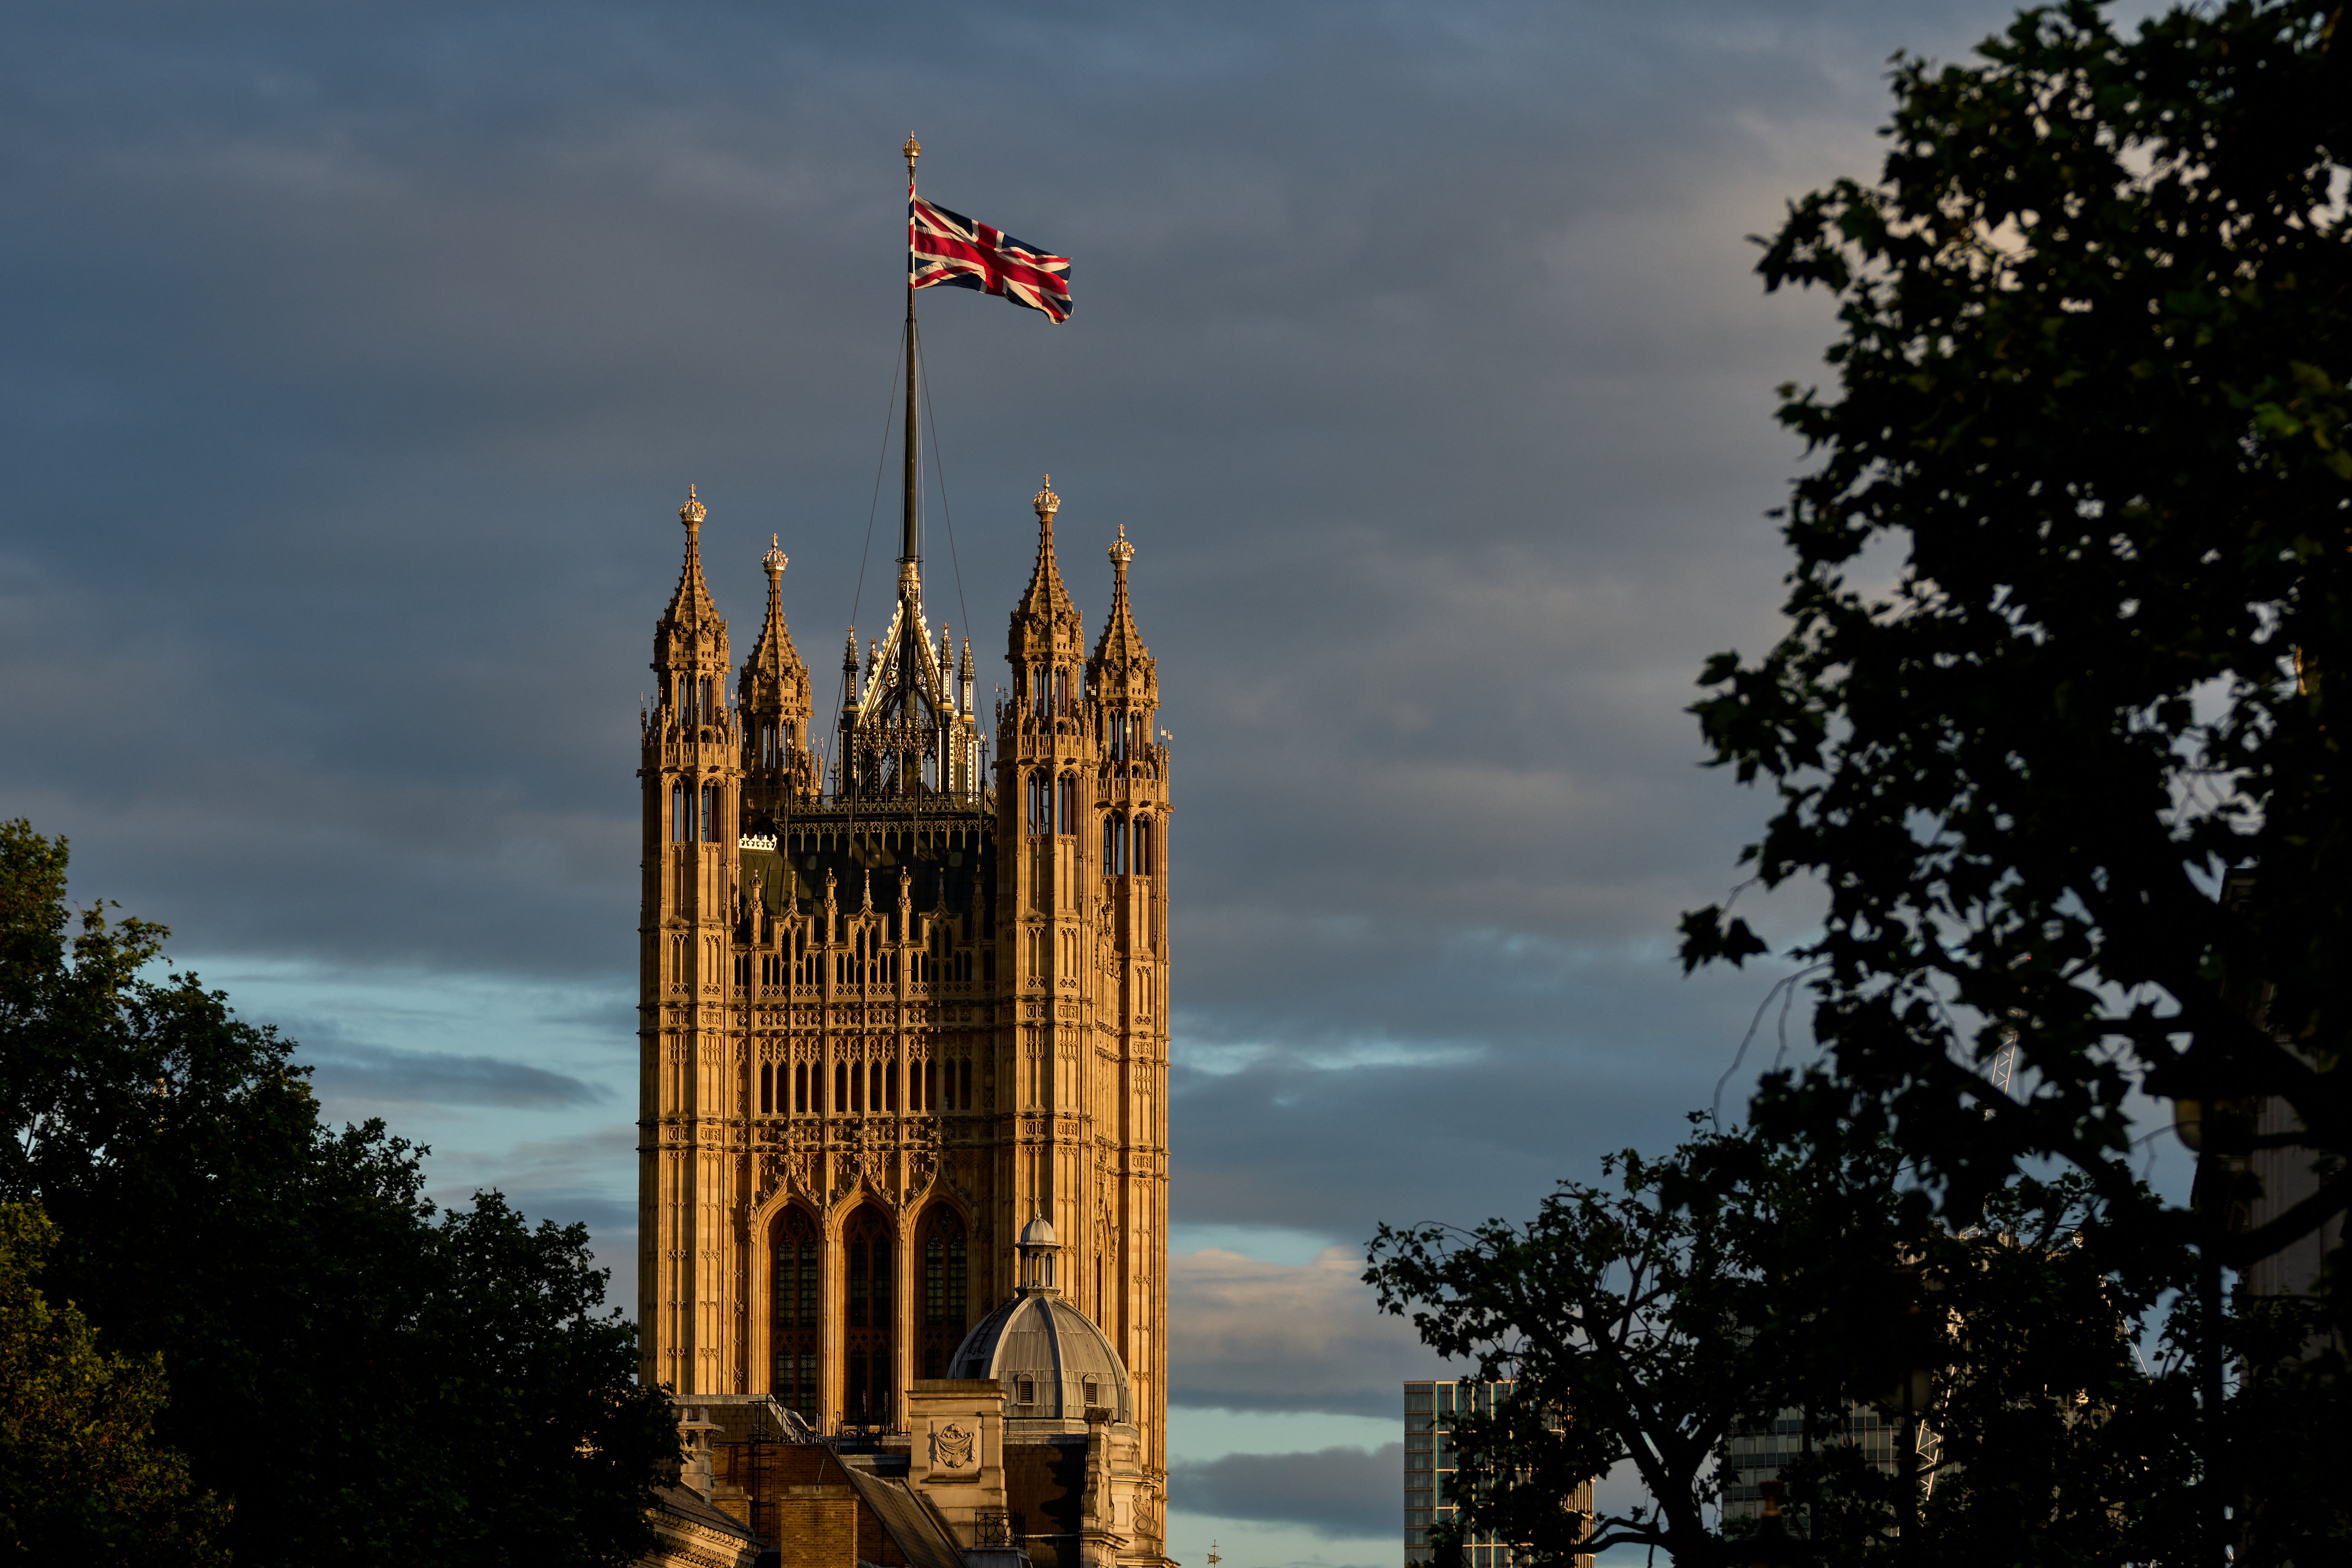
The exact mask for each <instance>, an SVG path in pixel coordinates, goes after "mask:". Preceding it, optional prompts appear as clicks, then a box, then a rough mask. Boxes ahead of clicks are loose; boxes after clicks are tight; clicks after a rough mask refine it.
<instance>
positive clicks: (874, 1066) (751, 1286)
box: [638, 319, 1170, 1562]
mask: <svg viewBox="0 0 2352 1568" xmlns="http://www.w3.org/2000/svg"><path fill="white" fill-rule="evenodd" d="M910 320H911V319H910ZM908 358H909V367H908V368H909V371H910V373H911V371H912V369H913V355H912V350H911V348H910V349H909V351H908ZM911 382H912V377H911V374H910V376H909V385H910V391H909V394H908V416H909V418H908V426H909V427H910V429H911V427H912V425H913V419H912V415H913V412H914V397H913V394H912V391H911ZM910 447H911V440H910ZM913 474H914V459H913V458H912V456H911V455H910V456H909V458H908V507H907V518H906V524H905V529H904V532H903V536H902V549H901V552H900V560H899V567H898V599H897V606H896V610H895V614H894V617H893V619H892V621H891V623H890V626H889V629H888V631H887V633H885V634H884V635H883V636H882V637H879V638H877V639H874V640H873V641H871V642H870V643H869V644H868V645H867V647H866V648H865V650H864V651H863V652H862V653H861V650H860V648H859V647H858V644H857V639H856V632H855V631H854V630H853V631H852V633H851V635H850V640H849V646H848V648H847V650H846V652H845V655H844V658H843V664H842V675H841V687H840V692H839V699H838V706H837V712H836V715H835V717H833V718H831V719H830V720H829V721H827V723H826V725H825V728H824V731H819V729H818V728H817V719H816V705H817V693H816V691H815V689H814V682H813V681H812V679H811V677H810V673H809V670H808V668H807V667H806V665H805V664H804V663H803V661H802V658H801V656H800V654H799V652H798V651H797V650H796V649H795V648H794V647H793V638H792V635H791V633H790V632H789V631H788V630H787V628H786V626H785V617H784V611H783V593H782V579H783V574H784V568H785V564H786V563H785V558H784V555H783V553H782V551H781V550H778V549H772V550H770V551H769V552H768V554H767V556H766V557H765V559H764V561H763V563H762V564H763V565H764V567H765V569H766V573H767V613H766V617H765V619H764V620H763V622H762V624H761V628H760V632H759V636H758V637H757V638H756V640H755V641H754V642H753V644H752V647H751V653H750V656H749V657H748V658H746V659H745V660H744V661H743V663H742V665H741V667H740V670H739V669H738V668H735V667H734V666H733V665H732V663H731V662H730V659H731V655H730V648H729V643H728V628H727V623H726V622H725V620H724V619H722V618H721V617H720V616H719V613H718V609H717V607H716V605H714V604H713V602H712V600H711V596H710V594H709V590H708V588H707V586H706V585H705V583H704V578H703V541H702V537H701V534H702V525H703V521H704V517H705V512H704V508H703V506H702V503H701V502H700V501H699V500H697V499H695V498H694V497H693V495H692V494H691V492H689V494H688V501H687V504H686V506H685V507H684V508H682V509H681V510H680V511H679V513H678V518H679V521H681V522H682V523H683V524H684V525H685V530H686V542H685V543H686V556H685V564H684V568H683V570H682V571H681V573H680V574H679V577H678V582H677V591H676V593H675V594H674V595H672V596H671V599H670V603H669V606H668V608H667V610H666V611H665V612H664V613H663V614H662V616H661V618H660V620H659V622H658V623H657V625H656V628H655V633H654V659H653V670H654V676H655V680H656V692H657V695H656V698H655V700H654V701H653V703H652V704H651V705H650V707H649V708H648V709H647V710H646V713H645V715H644V723H643V731H644V732H643V753H642V762H641V769H640V773H639V778H640V780H641V782H642V786H643V795H644V829H643V830H644V861H643V869H644V882H643V913H642V918H641V921H640V925H639V931H640V941H641V948H640V987H639V997H640V1008H639V1015H640V1024H639V1037H640V1042H641V1047H642V1050H641V1061H642V1068H643V1077H642V1085H641V1110H640V1120H639V1122H638V1127H639V1132H640V1149H639V1153H640V1174H641V1183H640V1195H639V1223H640V1227H641V1228H640V1232H639V1236H640V1248H641V1251H640V1268H639V1273H638V1321H639V1325H640V1331H641V1335H642V1343H643V1346H644V1352H643V1353H644V1366H643V1371H644V1376H645V1377H646V1379H647V1381H649V1382H656V1383H662V1384H668V1385H670V1386H671V1387H672V1388H673V1389H674V1390H675V1391H676V1392H677V1394H678V1396H679V1397H680V1399H681V1400H682V1401H688V1400H690V1399H691V1398H692V1396H694V1395H696V1394H724V1395H757V1394H769V1395H772V1396H773V1397H774V1399H775V1400H776V1401H778V1402H779V1403H780V1404H781V1405H783V1406H785V1407H786V1408H788V1409H790V1410H791V1411H793V1412H795V1413H796V1414H797V1415H799V1416H800V1417H801V1418H802V1419H803V1421H805V1422H806V1423H808V1424H809V1426H812V1427H814V1428H815V1429H816V1430H818V1431H820V1432H834V1431H837V1430H840V1429H841V1428H843V1427H859V1428H867V1429H877V1428H878V1429H880V1430H883V1431H887V1432H898V1433H904V1432H905V1431H907V1429H908V1428H907V1422H908V1408H909V1399H910V1392H911V1389H912V1385H913V1384H916V1383H918V1382H919V1381H924V1380H944V1379H948V1378H950V1377H951V1376H953V1375H954V1373H953V1372H952V1371H951V1369H950V1360H951V1358H952V1357H954V1355H955V1353H956V1352H957V1350H958V1347H959V1346H960V1345H961V1344H962V1343H963V1342H964V1340H965V1338H966V1334H967V1331H969V1330H971V1329H972V1328H973V1327H974V1326H975V1325H978V1324H980V1322H981V1321H982V1319H983V1318H985V1317H987V1316H988V1314H989V1313H990V1312H991V1311H992V1310H993V1309H995V1308H996V1307H997V1306H998V1305H999V1304H1000V1303H1003V1302H1005V1301H1008V1300H1011V1299H1012V1298H1013V1296H1014V1293H1015V1291H1016V1289H1017V1288H1019V1286H1020V1285H1021V1279H1020V1276H1019V1273H1018V1261H1017V1258H1016V1246H1017V1244H1018V1242H1019V1238H1020V1237H1022V1234H1023V1231H1024V1226H1030V1225H1031V1224H1032V1223H1033V1222H1034V1221H1038V1220H1044V1221H1045V1222H1047V1224H1046V1225H1045V1226H1043V1227H1041V1228H1040V1229H1039V1231H1038V1232H1037V1234H1038V1235H1041V1236H1044V1237H1046V1238H1047V1239H1048V1240H1050V1241H1052V1242H1053V1243H1054V1250H1053V1251H1052V1252H1050V1253H1049V1254H1045V1255H1044V1256H1046V1257H1048V1258H1050V1260H1051V1261H1049V1262H1048V1264H1047V1265H1046V1267H1047V1268H1055V1269H1058V1277H1057V1278H1051V1279H1047V1280H1046V1284H1047V1285H1050V1286H1053V1287H1055V1289H1054V1291H1053V1295H1054V1298H1055V1300H1056V1301H1058V1302H1061V1303H1066V1305H1067V1306H1068V1307H1069V1308H1071V1309H1074V1310H1075V1312H1076V1314H1079V1315H1082V1316H1083V1317H1084V1319H1085V1320H1086V1321H1088V1322H1090V1323H1091V1324H1093V1325H1094V1326H1095V1327H1096V1328H1097V1329H1098V1330H1099V1331H1100V1333H1101V1336H1102V1337H1103V1339H1104V1340H1105V1341H1106V1342H1107V1343H1108V1345H1109V1346H1110V1347H1111V1348H1112V1350H1113V1351H1114V1352H1115V1353H1116V1355H1117V1357H1118V1361H1119V1363H1121V1370H1122V1371H1123V1373H1125V1375H1126V1376H1127V1378H1128V1379H1129V1382H1130V1384H1131V1402H1130V1400H1129V1393H1128V1388H1127V1385H1121V1384H1118V1383H1117V1380H1115V1379H1112V1380H1108V1381H1105V1380H1097V1379H1093V1378H1089V1379H1088V1380H1087V1389H1086V1391H1085V1392H1086V1395H1087V1397H1086V1400H1085V1403H1086V1405H1087V1408H1088V1411H1090V1412H1091V1413H1092V1414H1093V1415H1108V1416H1109V1417H1111V1418H1112V1424H1113V1426H1114V1428H1115V1431H1114V1436H1118V1433H1120V1432H1131V1434H1132V1436H1131V1437H1128V1436H1121V1437H1119V1441H1120V1442H1122V1443H1125V1442H1129V1441H1132V1442H1133V1443H1134V1445H1135V1448H1136V1452H1137V1453H1138V1455H1139V1465H1140V1473H1139V1483H1138V1491H1137V1497H1138V1501H1137V1503H1136V1505H1135V1509H1134V1517H1132V1518H1131V1519H1122V1521H1121V1522H1120V1525H1119V1527H1118V1528H1119V1532H1120V1538H1121V1540H1122V1541H1123V1542H1125V1544H1124V1545H1123V1546H1121V1547H1120V1548H1119V1553H1118V1555H1119V1560H1120V1561H1122V1562H1129V1561H1132V1562H1153V1561H1159V1560H1160V1559H1161V1558H1162V1557H1163V1556H1164V1552H1163V1551H1162V1546H1161V1542H1163V1541H1164V1538H1165V1519H1164V1508H1165V1501H1164V1484H1165V1476H1166V1468H1167V1461H1166V1448H1165V1444H1166V1431H1167V1421H1166V1412H1167V1338H1166V1330H1165V1319H1166V1311H1167V1270H1166V1258H1167V1224H1168V1198H1167V1181H1168V1100H1167V1090H1168V1031H1167V1016H1168V1012H1167V1009H1168V975H1169V966H1168V896H1167V886H1168V884H1167V842H1168V841H1167V821H1168V812H1169V808H1170V795H1169V785H1168V770H1169V753H1168V748H1167V747H1166V746H1165V745H1164V744H1162V743H1161V742H1160V738H1158V737H1157V735H1156V732H1155V730H1154V727H1153V723H1154V718H1155V714H1156V710H1157V707H1158V703H1159V687H1158V679H1157V676H1156V673H1155V669H1154V664H1153V660H1152V658H1151V655H1150V652H1149V650H1148V649H1146V647H1144V644H1143V639H1142V637H1140V635H1139V633H1138V631H1137V628H1136V624H1135V618H1134V616H1133V613H1132V611H1131V608H1130V605H1129V596H1128V564H1129V560H1130V559H1131V558H1132V556H1133V554H1134V551H1133V549H1132V548H1131V547H1130V546H1129V544H1128V542H1127V541H1126V538H1125V535H1124V531H1123V530H1122V531H1121V533H1120V536H1119V538H1118V541H1117V542H1114V543H1111V544H1110V545H1109V554H1110V564H1111V584H1110V589H1111V595H1110V611H1109V615H1108V618H1107V619H1106V620H1105V622H1104V623H1103V626H1102V629H1101V632H1100V635H1099V636H1098V637H1097V638H1096V639H1095V643H1094V647H1093V651H1092V653H1091V655H1089V654H1088V652H1087V648H1086V647H1085V641H1084V638H1085V628H1084V626H1083V625H1082V623H1081V621H1080V619H1079V616H1078V612H1077V609H1076V605H1074V604H1073V603H1072V601H1071V598H1070V595H1069V593H1068V592H1067V590H1066V588H1065V586H1064V584H1063V581H1062V574H1061V570H1060V567H1059V565H1058V564H1057V563H1056V560H1055V535H1054V530H1055V512H1056V510H1057V509H1058V508H1059V506H1060V505H1061V501H1060V499H1059V498H1058V497H1057V496H1055V494H1054V492H1053V490H1052V489H1051V488H1050V486H1048V487H1047V488H1045V489H1041V490H1040V491H1039V492H1038V494H1037V496H1036V497H1035V499H1034V510H1035V512H1036V518H1037V550H1036V558H1035V563H1034V567H1033V569H1032V572H1031V574H1030V579H1029V584H1028V588H1027V591H1026V592H1025V593H1024V595H1023V596H1022V599H1021V601H1020V603H1019V605H1016V606H1015V607H1014V609H1013V616H1012V624H1011V628H1010V637H1009V639H1008V643H1007V647H1006V658H1007V661H1008V663H1009V665H1010V667H1011V674H1010V679H1009V680H1008V682H1007V685H1008V688H1009V690H1008V692H1007V694H1006V695H1005V696H1003V698H1002V699H1001V700H998V701H997V702H996V703H995V704H994V705H993V708H992V710H987V711H983V710H982V708H981V707H980V705H979V703H978V701H977V700H975V697H974V670H973V661H972V653H971V641H970V638H969V637H966V639H965V640H964V642H963V644H962V645H961V648H960V649H959V647H957V645H956V644H955V643H954V642H953V640H952V639H951V638H950V634H949V630H948V628H947V627H946V626H939V627H937V628H936V629H934V628H933V627H932V626H931V625H930V623H929V621H928V620H927V619H926V617H925V614H924V608H923V600H922V581H921V571H920V565H921V563H920V559H919V552H918V539H919V534H918V530H917V525H916V521H915V504H914V483H913ZM730 679H731V680H732V684H733V689H732V691H731V692H730ZM1024 1299H1025V1298H1024ZM1057 1310H1058V1309H1057ZM1024 1365H1025V1363H1024ZM967 1375H969V1374H968V1373H967ZM1033 1382H1034V1378H1031V1377H1021V1378H1016V1379H1014V1380H1013V1383H1011V1384H1008V1386H1007V1389H1006V1391H1005V1399H1006V1401H1007V1403H1006V1407H1005V1410H1004V1412H1003V1415H1004V1418H1005V1419H1006V1420H1007V1421H1010V1422H1012V1423H1013V1425H1014V1426H1019V1425H1020V1424H1021V1423H1022V1422H1024V1421H1026V1422H1028V1423H1029V1424H1030V1425H1036V1424H1037V1423H1038V1422H1040V1421H1042V1420H1044V1419H1045V1417H1044V1416H1041V1415H1039V1414H1038V1411H1039V1410H1040V1409H1043V1408H1044V1405H1042V1404H1041V1405H1035V1406H1034V1407H1033V1406H1031V1405H1022V1404H1021V1403H1020V1400H1021V1398H1022V1397H1023V1396H1024V1394H1026V1385H1027V1384H1031V1383H1033ZM1098 1384H1099V1386H1097V1385H1098ZM1075 1386H1076V1385H1074V1387H1075ZM1114 1387H1116V1388H1118V1390H1119V1392H1120V1393H1121V1399H1120V1400H1118V1401H1112V1400H1111V1398H1110V1394H1109V1393H1108V1390H1110V1389H1112V1388H1114ZM1062 1396H1063V1395H1062V1392H1061V1391H1060V1389H1059V1385H1058V1384H1055V1391H1054V1401H1056V1402H1057V1401H1059V1400H1060V1399H1061V1398H1062ZM927 1397H928V1396H927ZM942 1397H944V1395H942ZM1030 1397H1031V1398H1033V1399H1034V1400H1043V1399H1044V1396H1043V1395H1034V1396H1030ZM1069 1397H1070V1399H1071V1400H1073V1401H1074V1402H1075V1401H1076V1400H1077V1399H1078V1398H1079V1395H1078V1394H1076V1393H1072V1394H1070V1395H1069ZM1097 1398H1099V1399H1100V1400H1101V1401H1102V1402H1103V1406H1102V1408H1100V1409H1097V1408H1095V1406H1096V1402H1097ZM1074 1412H1076V1405H1075V1404H1074V1405H1073V1409H1072V1411H1064V1410H1063V1409H1062V1406H1061V1405H1060V1404H1058V1403H1054V1404H1053V1408H1052V1411H1051V1412H1049V1414H1051V1415H1055V1417H1056V1418H1060V1417H1062V1416H1066V1417H1067V1419H1068V1420H1069V1421H1071V1422H1073V1423H1075V1424H1076V1426H1075V1430H1076V1431H1078V1432H1080V1433H1083V1432H1085V1431H1086V1430H1087V1421H1086V1419H1085V1418H1084V1417H1085V1415H1086V1413H1085V1412H1076V1413H1074ZM1130 1421H1131V1422H1132V1427H1131V1428H1130V1427H1129V1426H1128V1425H1127V1424H1128V1423H1129V1422H1130ZM988 1462H990V1463H994V1462H996V1461H995V1460H994V1459H990V1460H989V1461H988ZM1089 1484H1091V1483H1089ZM1089 1495H1091V1494H1089Z"/></svg>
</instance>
